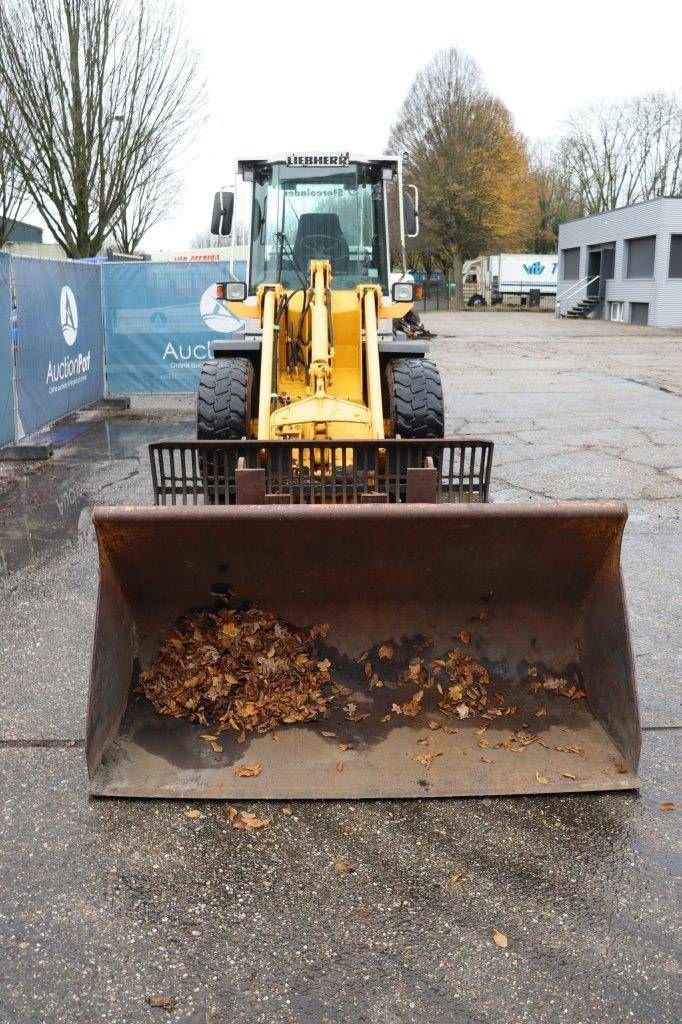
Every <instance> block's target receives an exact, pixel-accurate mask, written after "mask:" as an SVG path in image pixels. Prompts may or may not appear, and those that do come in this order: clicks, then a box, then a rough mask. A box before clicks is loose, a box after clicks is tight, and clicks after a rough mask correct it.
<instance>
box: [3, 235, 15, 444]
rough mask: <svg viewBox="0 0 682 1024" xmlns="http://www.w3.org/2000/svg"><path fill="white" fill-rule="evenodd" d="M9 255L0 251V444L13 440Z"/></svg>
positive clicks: (12, 369)
mask: <svg viewBox="0 0 682 1024" xmlns="http://www.w3.org/2000/svg"><path fill="white" fill-rule="evenodd" d="M11 311H12V302H11V295H10V257H9V254H8V253H6V252H0V445H3V444H10V443H11V442H12V441H14V386H13V379H14V367H13V365H12V364H13V357H12V333H11V329H10V314H11Z"/></svg>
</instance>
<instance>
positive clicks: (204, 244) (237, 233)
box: [192, 223, 249, 249]
mask: <svg viewBox="0 0 682 1024" xmlns="http://www.w3.org/2000/svg"><path fill="white" fill-rule="evenodd" d="M248 241H249V229H248V226H247V225H246V224H240V223H237V224H235V225H234V227H233V229H232V234H231V235H212V234H211V232H210V231H197V233H196V235H193V236H192V248H193V249H222V248H223V247H225V248H228V247H230V246H232V245H233V244H234V245H246V244H247V243H248Z"/></svg>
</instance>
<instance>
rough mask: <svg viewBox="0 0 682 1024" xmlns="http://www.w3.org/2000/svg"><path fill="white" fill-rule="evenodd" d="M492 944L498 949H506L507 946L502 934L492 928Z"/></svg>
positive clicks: (504, 936) (506, 940)
mask: <svg viewBox="0 0 682 1024" xmlns="http://www.w3.org/2000/svg"><path fill="white" fill-rule="evenodd" d="M493 942H494V943H495V945H496V946H499V947H500V949H506V948H507V946H508V944H509V943H508V939H507V936H506V935H505V934H504V932H498V930H497V928H493Z"/></svg>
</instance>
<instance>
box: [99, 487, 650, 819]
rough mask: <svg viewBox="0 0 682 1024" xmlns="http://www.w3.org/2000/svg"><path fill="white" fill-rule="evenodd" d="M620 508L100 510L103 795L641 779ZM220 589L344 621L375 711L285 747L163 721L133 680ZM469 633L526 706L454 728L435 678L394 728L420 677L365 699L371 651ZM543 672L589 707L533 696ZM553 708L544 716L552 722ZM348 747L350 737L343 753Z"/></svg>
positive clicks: (391, 790)
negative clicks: (250, 771) (533, 670)
mask: <svg viewBox="0 0 682 1024" xmlns="http://www.w3.org/2000/svg"><path fill="white" fill-rule="evenodd" d="M626 517H627V512H626V509H625V507H624V506H622V505H619V504H604V503H575V504H573V503H564V504H558V505H553V506H542V507H533V506H529V505H477V506H469V505H464V506H460V505H408V506H388V505H367V506H359V507H358V506H331V507H323V508H320V507H315V506H236V507H235V506H230V507H226V506H213V507H211V506H198V507H194V506H190V507H162V508H142V507H141V508H125V507H124V508H120V507H117V508H98V509H95V512H94V522H95V527H96V532H97V539H98V545H99V558H100V588H99V597H98V605H97V617H96V625H95V637H94V648H93V659H92V675H91V682H90V695H89V708H88V723H87V743H86V747H87V761H88V771H89V774H90V782H91V792H92V793H93V794H97V795H103V796H130V797H177V798H183V799H188V798H216V799H230V800H238V799H296V798H301V799H314V798H353V799H356V798H359V797H423V796H483V795H495V794H525V793H548V792H555V793H565V792H573V791H589V790H620V789H633V788H637V787H638V779H637V776H636V770H637V763H638V759H639V747H640V731H639V717H638V709H637V698H636V692H635V685H634V677H633V668H632V655H631V651H630V644H629V638H628V628H627V619H626V610H625V603H624V596H623V588H622V582H621V574H620V543H621V536H622V531H623V527H624V524H625V520H626ZM216 583H220V584H222V585H223V586H224V585H225V584H227V585H228V586H229V587H230V588H231V590H232V591H234V592H235V594H236V596H237V600H238V601H240V602H243V601H253V602H255V603H256V604H257V605H258V606H259V607H262V608H264V609H267V610H269V611H272V612H274V613H275V614H277V615H278V616H280V617H281V618H282V619H285V620H286V621H288V622H291V623H293V624H295V625H297V626H300V627H304V626H308V625H311V624H313V623H320V622H327V623H329V624H330V625H331V630H330V633H329V635H328V637H327V638H326V641H325V643H326V644H327V645H328V647H329V650H330V651H331V652H332V654H331V658H332V662H333V666H334V667H333V669H332V672H333V678H334V680H335V681H336V682H338V683H342V684H344V685H346V686H348V687H350V688H351V690H352V696H350V697H349V698H348V700H350V701H353V702H355V703H356V704H357V705H358V709H359V710H362V711H367V712H369V714H370V717H369V718H368V719H366V720H364V721H362V722H357V723H356V722H352V721H349V720H348V718H347V717H346V715H345V714H344V711H343V709H342V708H341V706H339V707H338V710H334V711H333V712H332V713H331V718H330V719H325V720H324V721H322V720H318V721H317V722H309V723H307V724H304V725H288V726H282V727H281V728H279V730H278V739H277V741H276V742H273V739H272V736H271V735H268V734H265V735H257V736H254V735H249V736H247V740H246V742H245V743H242V744H238V743H237V742H236V737H235V736H234V735H233V734H232V733H223V734H221V738H220V741H221V744H223V746H224V750H223V752H222V753H215V752H214V751H213V750H212V749H211V748H210V747H209V745H208V744H207V743H205V742H203V741H202V740H201V739H200V734H201V733H202V732H206V727H205V726H199V725H197V724H194V723H190V722H187V721H184V720H181V719H175V718H168V717H162V716H160V715H158V714H157V713H156V712H155V710H154V708H153V707H152V705H151V704H149V702H148V701H147V700H146V698H145V697H144V696H142V695H141V694H140V693H139V692H136V678H137V674H138V672H139V671H140V669H144V668H146V667H147V666H148V665H149V664H150V663H151V662H152V661H153V659H154V658H155V656H156V654H157V652H158V650H159V647H160V645H161V643H162V642H163V640H164V638H165V637H166V636H167V634H168V632H169V630H170V628H171V627H172V625H173V623H174V622H175V620H176V619H177V617H178V616H179V615H181V614H182V613H184V612H185V611H187V610H188V609H190V608H193V607H205V606H207V605H212V604H213V603H214V600H215V599H214V598H213V597H212V592H215V589H216ZM482 612H483V613H484V614H483V615H481V613H482ZM461 630H466V631H468V632H469V633H470V634H471V643H470V646H468V647H467V648H466V653H471V654H472V655H473V656H474V657H475V658H476V659H477V660H479V661H480V662H482V663H483V664H484V665H485V666H486V667H487V668H488V670H489V672H490V675H491V677H492V680H493V682H492V683H491V685H490V688H489V689H490V691H491V705H492V706H494V700H493V699H492V691H500V692H501V693H502V694H504V696H505V702H506V704H507V705H509V704H512V705H514V706H516V707H517V711H516V713H515V714H514V715H513V716H509V717H500V718H494V719H493V720H492V721H482V720H481V719H480V717H478V716H476V717H472V718H469V719H466V720H463V721H459V720H453V719H452V718H446V717H445V716H444V715H443V713H442V712H441V711H440V710H439V709H438V706H437V701H438V699H439V695H438V694H437V693H435V690H431V691H429V690H427V691H425V697H424V704H425V705H426V704H427V702H430V703H428V710H427V711H426V712H425V713H424V714H422V715H420V716H418V717H417V718H415V719H407V718H406V717H404V716H400V715H397V714H392V715H391V718H390V720H389V721H388V722H382V721H381V718H382V717H384V712H385V711H386V709H388V710H390V708H391V703H392V701H396V700H397V701H398V702H400V703H402V702H404V701H407V700H408V699H409V698H410V697H411V696H412V693H413V690H414V687H401V688H399V689H398V690H396V689H394V687H393V684H392V683H388V682H387V683H386V684H385V686H384V687H383V688H381V689H373V690H370V689H369V688H368V686H367V685H366V680H365V679H364V676H363V674H362V672H361V671H359V668H361V666H358V664H357V662H356V659H357V658H358V657H359V656H360V654H361V652H363V651H366V650H367V649H369V648H372V647H373V645H378V644H381V643H382V642H384V641H387V640H392V641H393V642H394V643H395V644H396V645H397V644H399V642H400V641H401V638H414V637H421V638H422V639H423V638H428V639H429V640H430V641H432V646H431V647H430V648H429V650H428V652H427V654H426V655H425V657H438V656H440V655H442V654H444V653H446V652H447V651H448V650H451V649H452V648H453V647H460V649H461V643H460V642H459V641H458V639H457V637H458V634H459V633H460V631H461ZM530 665H532V666H539V677H538V678H540V679H543V678H547V677H562V676H563V677H565V678H568V677H569V675H570V674H571V673H572V674H573V677H578V678H580V681H581V687H582V689H584V690H585V691H586V694H587V698H586V699H576V700H572V699H568V698H567V697H565V696H560V695H558V694H556V693H551V692H547V691H545V690H544V689H543V690H541V692H540V693H539V694H538V693H533V692H532V687H531V683H532V680H531V679H529V675H528V667H529V666H530ZM381 672H382V674H383V675H386V674H387V673H386V671H385V666H384V664H383V663H382V668H381ZM338 703H339V705H340V704H341V703H345V701H344V702H338ZM541 705H542V706H545V707H546V708H547V713H546V714H543V713H542V712H541V715H540V716H538V715H537V714H536V712H537V711H538V710H539V708H540V706H541ZM335 707H336V704H335ZM429 721H431V722H432V723H438V724H440V725H441V726H443V725H446V726H447V727H448V728H447V731H446V730H445V729H443V728H440V729H433V726H431V727H429V724H428V723H429ZM483 725H487V726H488V728H487V730H486V731H485V733H483V734H482V733H481V732H480V730H481V727H482V726H483ZM322 730H325V731H332V732H334V733H335V734H336V736H335V737H334V738H330V737H324V736H322V735H321V731H322ZM512 730H524V731H525V732H526V734H528V733H532V734H535V736H536V739H535V740H534V741H533V742H531V743H530V744H529V745H528V746H526V747H524V748H523V749H522V750H510V749H505V748H501V747H498V746H497V744H498V743H502V742H504V741H505V740H506V739H507V738H508V737H509V735H510V731H512ZM424 738H426V739H427V743H423V744H418V743H417V741H418V740H419V739H424ZM482 738H483V740H484V742H483V743H481V742H480V741H481V739H482ZM341 742H346V743H350V744H352V748H351V749H349V750H347V752H345V753H343V754H341V753H340V751H339V746H338V745H339V743H341ZM558 748H561V749H558ZM569 748H573V749H572V750H571V749H569ZM426 752H428V753H433V754H434V755H437V756H434V758H433V759H432V761H431V763H430V765H425V764H424V758H422V760H421V761H417V760H415V758H416V757H417V756H419V755H423V754H424V753H426ZM426 760H427V761H428V760H429V759H428V758H427V759H426ZM256 761H257V762H260V763H261V764H262V771H261V773H260V775H259V776H258V777H255V778H238V777H236V776H235V772H234V768H235V765H237V764H239V763H253V762H256ZM340 761H342V762H343V765H342V770H339V768H338V765H339V762H340Z"/></svg>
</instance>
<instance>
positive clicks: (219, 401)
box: [197, 356, 254, 441]
mask: <svg viewBox="0 0 682 1024" xmlns="http://www.w3.org/2000/svg"><path fill="white" fill-rule="evenodd" d="M253 382H254V372H253V364H252V363H251V360H250V359H243V358H240V357H237V356H230V357H229V358H226V359H207V360H206V362H205V363H204V365H203V366H202V368H201V376H200V377H199V389H198V392H197V438H198V439H199V440H200V441H240V440H241V439H242V438H243V437H249V434H250V430H251V419H252V415H253V391H254V387H253Z"/></svg>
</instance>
